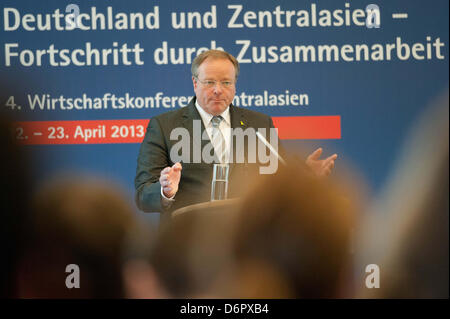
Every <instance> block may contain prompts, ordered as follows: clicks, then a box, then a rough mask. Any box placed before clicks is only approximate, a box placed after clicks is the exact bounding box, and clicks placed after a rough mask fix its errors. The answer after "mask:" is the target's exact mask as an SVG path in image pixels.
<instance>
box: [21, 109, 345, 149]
mask: <svg viewBox="0 0 450 319" xmlns="http://www.w3.org/2000/svg"><path fill="white" fill-rule="evenodd" d="M148 122H149V120H91V121H27V122H16V123H15V134H16V139H17V140H18V141H19V142H20V143H21V144H24V145H49V144H56V145H60V144H121V143H141V142H142V139H143V138H144V135H145V131H146V129H147V125H148ZM273 122H274V125H275V126H276V127H277V128H278V133H279V135H280V138H281V139H339V138H341V117H340V116H287V117H273Z"/></svg>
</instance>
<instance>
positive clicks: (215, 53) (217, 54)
mask: <svg viewBox="0 0 450 319" xmlns="http://www.w3.org/2000/svg"><path fill="white" fill-rule="evenodd" d="M208 58H211V59H227V60H229V61H231V63H233V66H234V70H235V74H236V76H235V80H236V81H237V78H238V75H239V62H238V61H237V60H236V58H235V57H234V56H232V55H231V54H230V53H228V52H225V51H222V50H208V51H205V52H202V53H201V54H199V55H198V56H197V57H196V58H195V59H194V61H192V65H191V73H192V76H193V77H195V78H197V77H198V68H199V67H200V65H201V64H202V63H203V62H204V61H205V60H206V59H208Z"/></svg>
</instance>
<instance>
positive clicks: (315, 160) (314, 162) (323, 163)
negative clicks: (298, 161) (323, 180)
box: [306, 148, 337, 177]
mask: <svg viewBox="0 0 450 319" xmlns="http://www.w3.org/2000/svg"><path fill="white" fill-rule="evenodd" d="M320 155H322V148H318V149H316V150H315V151H314V152H313V153H312V154H311V155H309V156H308V158H307V159H306V164H307V165H308V166H309V168H310V169H311V170H312V171H313V172H314V173H315V174H316V175H317V176H320V177H321V176H328V175H330V173H331V170H332V169H333V167H334V161H335V160H336V158H337V154H333V155H331V156H330V157H327V158H326V159H324V160H320V159H319V157H320Z"/></svg>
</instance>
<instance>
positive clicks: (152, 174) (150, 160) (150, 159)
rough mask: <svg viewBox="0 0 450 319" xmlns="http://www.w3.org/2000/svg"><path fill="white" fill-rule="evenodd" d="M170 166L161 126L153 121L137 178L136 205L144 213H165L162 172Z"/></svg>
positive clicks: (140, 155)
mask: <svg viewBox="0 0 450 319" xmlns="http://www.w3.org/2000/svg"><path fill="white" fill-rule="evenodd" d="M167 166H170V159H169V152H168V148H167V145H166V142H165V139H164V134H163V131H162V129H161V125H160V123H159V120H158V119H157V118H154V119H151V120H150V122H149V124H148V127H147V132H146V133H145V137H144V140H143V142H142V144H141V148H140V150H139V156H138V160H137V168H136V178H135V180H134V186H135V189H136V196H135V200H136V205H137V206H138V208H139V209H140V210H142V211H144V212H163V211H164V207H163V206H162V205H161V184H160V182H159V177H160V173H161V170H163V169H164V168H165V167H167Z"/></svg>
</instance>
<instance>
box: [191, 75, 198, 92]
mask: <svg viewBox="0 0 450 319" xmlns="http://www.w3.org/2000/svg"><path fill="white" fill-rule="evenodd" d="M192 84H193V85H194V90H197V84H198V83H197V80H196V79H195V77H192Z"/></svg>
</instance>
